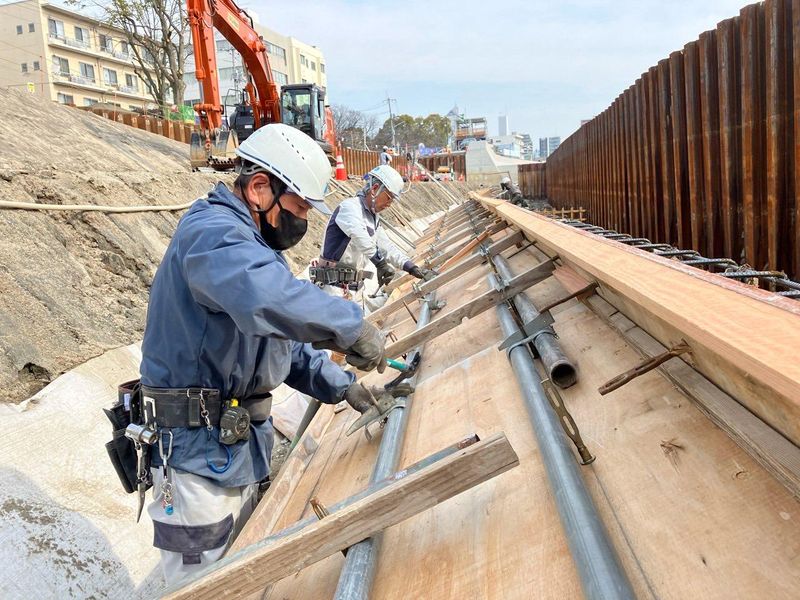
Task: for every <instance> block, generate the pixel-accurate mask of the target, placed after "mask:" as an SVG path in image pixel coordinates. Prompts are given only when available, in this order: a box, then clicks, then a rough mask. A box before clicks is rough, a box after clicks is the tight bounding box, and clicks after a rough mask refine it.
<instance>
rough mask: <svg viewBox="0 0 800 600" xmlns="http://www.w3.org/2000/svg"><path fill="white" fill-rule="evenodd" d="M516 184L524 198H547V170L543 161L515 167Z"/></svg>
mask: <svg viewBox="0 0 800 600" xmlns="http://www.w3.org/2000/svg"><path fill="white" fill-rule="evenodd" d="M517 177H518V180H517V184H518V185H519V189H520V191H522V195H523V196H525V197H526V198H533V199H537V198H547V170H546V168H545V163H532V164H528V165H520V166H519V167H517Z"/></svg>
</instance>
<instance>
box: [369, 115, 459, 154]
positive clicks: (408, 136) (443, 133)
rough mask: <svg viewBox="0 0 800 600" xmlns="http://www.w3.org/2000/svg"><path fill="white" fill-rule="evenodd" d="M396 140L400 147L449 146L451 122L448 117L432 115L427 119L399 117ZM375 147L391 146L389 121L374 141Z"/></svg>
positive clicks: (397, 118) (390, 125)
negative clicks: (420, 145) (422, 145)
mask: <svg viewBox="0 0 800 600" xmlns="http://www.w3.org/2000/svg"><path fill="white" fill-rule="evenodd" d="M394 130H395V139H396V140H397V144H398V146H400V147H401V148H405V147H406V146H408V147H409V148H416V147H417V146H418V145H419V144H420V143H422V144H425V145H426V146H431V147H439V146H445V145H446V144H447V138H448V136H449V135H450V121H449V120H448V119H447V117H443V116H441V115H439V114H436V113H432V114H430V115H428V116H427V117H412V116H411V115H397V116H396V117H395V118H394ZM372 143H373V145H374V146H377V147H381V146H390V145H391V143H392V124H391V121H390V120H389V119H386V121H385V122H384V123H383V126H382V127H381V128H380V129H379V130H378V133H377V134H376V135H375V137H374V138H373V140H372Z"/></svg>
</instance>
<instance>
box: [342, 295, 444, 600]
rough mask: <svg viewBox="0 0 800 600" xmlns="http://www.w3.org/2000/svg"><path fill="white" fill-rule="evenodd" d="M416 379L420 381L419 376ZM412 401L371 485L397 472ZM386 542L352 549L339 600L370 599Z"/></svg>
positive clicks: (387, 435) (387, 441) (388, 431)
mask: <svg viewBox="0 0 800 600" xmlns="http://www.w3.org/2000/svg"><path fill="white" fill-rule="evenodd" d="M435 295H436V293H435V292H431V293H430V294H429V295H428V296H426V297H425V301H424V302H423V303H422V309H421V310H420V312H419V319H418V321H417V329H419V328H421V327H424V326H425V325H427V324H428V323H429V322H430V320H431V304H432V303H433V302H435ZM421 352H422V348H421V347H420V348H417V349H415V350H414V352H412V353H411V354H410V355H409V356H408V359H407V360H408V363H409V364H410V363H411V362H412V361H413V360H414V357H415V355H416V354H419V353H421ZM412 380H413V381H416V376H414V377H413V378H412ZM412 398H413V395H412V396H407V397H406V398H405V408H395V409H394V410H392V411H391V412H390V413H389V416H388V419H387V421H386V425H385V427H384V428H383V435H382V437H381V444H380V447H379V448H378V457H377V459H376V460H375V466H374V467H373V469H372V475H371V476H370V479H369V485H372V484H374V483H376V482H378V481H381V480H382V479H386V478H387V477H389V476H390V475H392V474H394V473H395V472H396V471H397V465H398V463H399V461H400V454H401V451H402V449H403V439H404V438H405V433H406V424H407V423H408V411H409V409H410V408H411V399H412ZM382 539H383V534H382V533H381V534H378V535H374V536H372V537H371V538H367V539H366V540H364V541H362V542H359V543H358V544H355V545H354V546H350V548H349V549H348V550H347V558H346V559H345V562H344V566H343V567H342V572H341V574H340V575H339V583H338V584H337V586H336V595H335V596H334V598H335V600H367V599H368V598H369V594H370V590H371V589H372V582H373V580H374V578H375V566H376V563H377V559H378V552H379V551H380V546H381V541H382Z"/></svg>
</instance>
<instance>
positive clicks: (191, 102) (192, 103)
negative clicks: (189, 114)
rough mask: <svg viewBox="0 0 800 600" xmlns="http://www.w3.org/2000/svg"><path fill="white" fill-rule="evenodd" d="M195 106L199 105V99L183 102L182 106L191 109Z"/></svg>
mask: <svg viewBox="0 0 800 600" xmlns="http://www.w3.org/2000/svg"><path fill="white" fill-rule="evenodd" d="M195 104H200V98H196V99H195V100H184V101H183V105H184V106H191V107H192V108H194V105H195Z"/></svg>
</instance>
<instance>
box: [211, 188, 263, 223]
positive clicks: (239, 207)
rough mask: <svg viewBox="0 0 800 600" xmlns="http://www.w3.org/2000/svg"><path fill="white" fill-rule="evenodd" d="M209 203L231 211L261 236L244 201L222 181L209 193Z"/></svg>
mask: <svg viewBox="0 0 800 600" xmlns="http://www.w3.org/2000/svg"><path fill="white" fill-rule="evenodd" d="M208 203H209V204H214V205H217V206H224V207H226V208H228V209H230V210H231V212H233V214H235V215H236V216H237V217H239V218H240V219H241V220H242V221H244V222H245V223H246V224H247V225H249V226H250V228H251V229H253V230H254V231H256V232H258V233H259V234H260V231H259V229H258V226H257V225H256V224H255V222H254V221H253V217H251V216H250V211H249V210H247V205H246V204H245V203H244V201H243V200H240V199H239V198H238V197H236V195H235V194H234V193H233V192H232V191H231V190H230V188H228V186H227V185H225V184H224V183H222V182H221V181H220V182H219V183H217V185H216V187H214V189H213V190H211V191H210V192H209V193H208Z"/></svg>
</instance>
